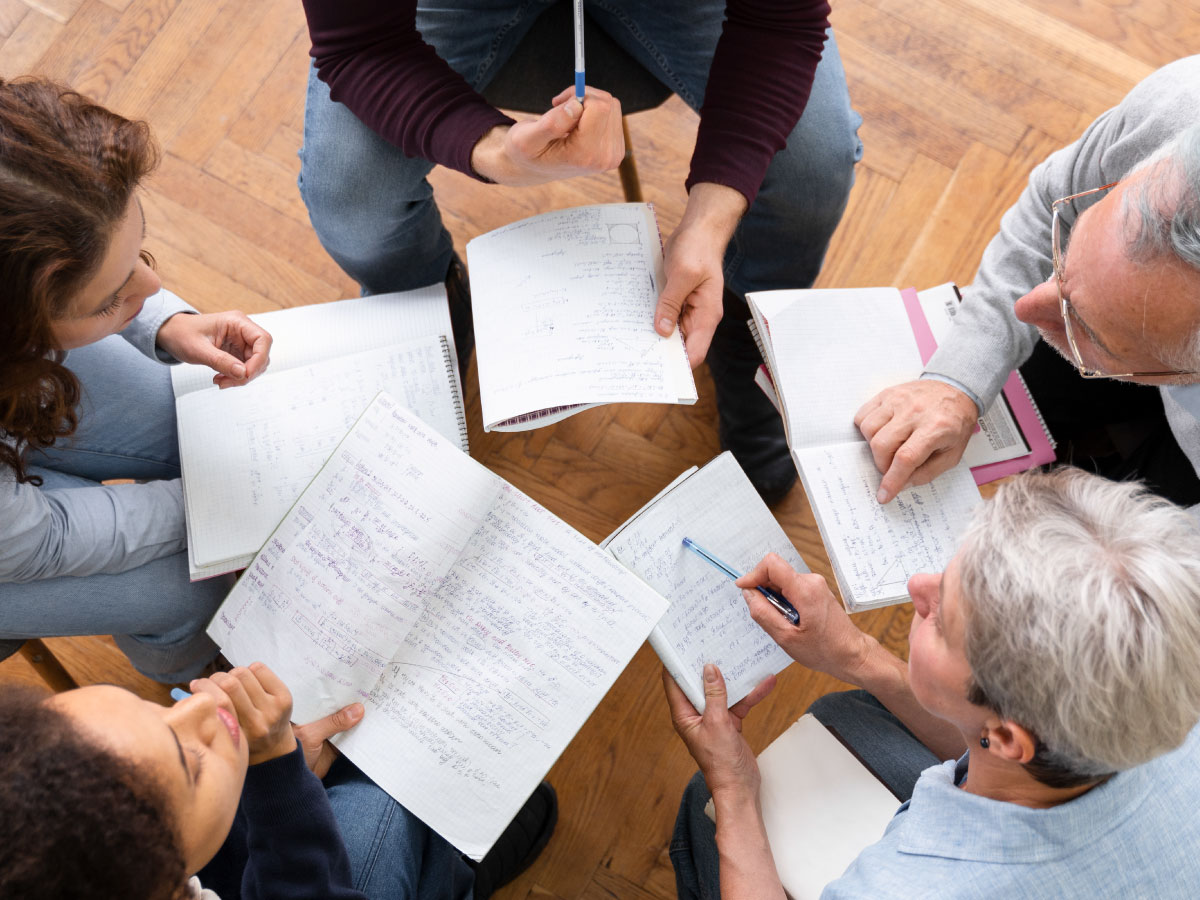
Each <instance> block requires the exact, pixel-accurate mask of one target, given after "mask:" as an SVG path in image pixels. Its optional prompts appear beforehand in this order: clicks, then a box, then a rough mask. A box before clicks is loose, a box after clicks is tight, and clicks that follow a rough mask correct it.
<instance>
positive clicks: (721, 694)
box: [662, 613, 778, 798]
mask: <svg viewBox="0 0 1200 900" xmlns="http://www.w3.org/2000/svg"><path fill="white" fill-rule="evenodd" d="M776 615H778V613H777V614H776ZM662 679H663V689H664V690H665V691H666V693H667V704H668V705H669V706H670V707H671V722H672V724H673V725H674V726H675V732H676V733H677V734H678V735H679V737H680V738H682V739H683V743H684V744H685V745H686V746H687V748H688V753H690V754H692V759H694V760H696V765H698V766H699V767H700V771H701V772H703V773H704V781H705V783H706V784H707V785H708V789H709V791H710V792H711V793H712V795H713V797H714V798H716V797H718V796H720V795H722V794H731V795H741V796H746V797H757V795H758V784H759V774H758V761H757V760H755V758H754V753H753V752H751V750H750V745H749V744H747V743H746V739H745V738H744V737H742V720H743V719H744V718H746V714H747V713H749V712H750V709H751V707H753V706H754V705H755V704H756V703H758V701H760V700H762V698H763V697H765V696H767V694H769V693H770V692H771V688H773V687H775V676H774V675H772V676H771V677H769V678H767V679H765V680H764V681H763V682H762V683H760V684H759V685H758V686H757V687H756V688H755V689H754V690H752V691H751V692H750V693H749V694H747V695H746V696H745V697H744V698H743V699H742V700H741V701H739V702H738V703H735V704H734V705H733V706H729V698H728V695H727V693H726V691H725V678H724V677H723V676H722V675H721V670H720V669H718V668H717V667H716V666H715V665H713V664H712V663H708V664H707V665H705V667H704V715H700V713H698V712H696V707H694V706H692V703H691V701H690V700H688V698H687V695H686V694H685V693H684V692H683V690H682V688H680V687H679V685H677V684H676V683H675V679H674V678H672V677H671V675H670V673H669V672H667V670H666V669H663V673H662Z"/></svg>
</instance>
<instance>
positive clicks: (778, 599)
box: [683, 537, 800, 625]
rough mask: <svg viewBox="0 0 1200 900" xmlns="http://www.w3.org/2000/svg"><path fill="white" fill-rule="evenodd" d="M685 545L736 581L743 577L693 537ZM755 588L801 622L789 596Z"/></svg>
mask: <svg viewBox="0 0 1200 900" xmlns="http://www.w3.org/2000/svg"><path fill="white" fill-rule="evenodd" d="M683 546H685V547H687V548H688V549H689V550H691V551H692V552H693V553H695V554H696V555H697V556H699V557H700V558H701V559H704V560H707V561H708V563H710V564H711V565H712V566H713V567H714V568H717V569H720V570H721V571H722V572H724V573H725V574H726V575H728V576H729V577H730V578H732V579H733V580H734V581H737V580H738V579H739V578H741V577H742V576H741V573H740V572H738V571H737V570H736V569H732V568H730V567H729V566H727V565H725V563H723V562H721V561H720V560H719V559H717V558H716V557H715V556H713V555H712V554H711V553H709V552H708V551H707V550H705V549H704V548H703V547H701V546H700V545H699V544H697V543H696V542H695V541H693V540H692V539H691V538H686V537H685V538H684V539H683ZM755 590H757V591H758V592H759V593H760V594H762V595H763V596H764V597H766V598H767V600H768V601H770V603H771V605H772V606H773V607H775V608H776V609H777V610H779V611H780V612H781V613H783V614H784V616H786V617H787V620H788V621H789V622H791V623H792V624H793V625H798V624H800V613H798V612H796V607H794V606H792V604H791V603H789V602H788V599H787V597H785V596H783V594H780V593H778V592H777V591H773V590H771V589H770V588H765V587H763V586H762V585H759V586H758V587H756V588H755Z"/></svg>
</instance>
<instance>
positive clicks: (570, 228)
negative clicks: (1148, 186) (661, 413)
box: [467, 203, 696, 431]
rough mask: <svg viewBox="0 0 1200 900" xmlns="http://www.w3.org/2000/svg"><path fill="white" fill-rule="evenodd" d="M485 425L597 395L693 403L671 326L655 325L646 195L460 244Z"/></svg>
mask: <svg viewBox="0 0 1200 900" xmlns="http://www.w3.org/2000/svg"><path fill="white" fill-rule="evenodd" d="M467 262H468V265H469V269H470V278H471V297H472V308H473V312H474V317H475V353H476V359H477V361H478V369H479V397H480V404H481V406H482V410H483V426H484V430H485V431H524V430H527V429H531V428H539V427H541V426H543V425H550V424H553V423H554V422H558V421H560V420H562V419H564V418H566V417H567V416H570V415H573V414H575V413H577V412H580V411H582V410H584V409H588V408H590V407H593V406H598V405H601V404H605V403H684V404H690V403H695V402H696V383H695V381H694V380H693V379H692V369H691V366H690V364H689V363H688V358H687V352H686V350H685V349H684V346H683V339H682V337H681V336H680V333H679V329H678V328H677V329H675V331H674V333H672V334H671V336H670V337H665V338H664V337H660V336H659V335H658V333H657V332H656V331H655V330H654V310H655V306H656V305H657V303H658V295H659V292H660V291H661V290H662V287H663V284H664V283H665V276H664V274H663V254H662V240H661V238H660V236H659V231H658V223H657V221H656V220H655V218H654V209H653V207H652V206H651V205H650V204H648V203H614V204H604V205H599V206H581V207H575V208H572V209H560V210H556V211H554V212H549V213H544V214H542V215H539V216H533V217H532V218H528V219H523V220H521V221H519V222H513V223H512V224H510V225H505V226H504V227H503V228H497V229H496V230H495V231H491V232H488V233H487V234H484V235H481V236H480V237H477V238H475V239H474V240H472V241H470V242H468V243H467Z"/></svg>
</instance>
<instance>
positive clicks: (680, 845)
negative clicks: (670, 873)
mask: <svg viewBox="0 0 1200 900" xmlns="http://www.w3.org/2000/svg"><path fill="white" fill-rule="evenodd" d="M711 797H712V795H711V794H710V793H709V792H708V785H706V784H705V783H704V776H703V775H701V774H700V773H699V772H697V773H696V774H695V775H693V776H692V780H691V781H689V782H688V785H687V787H686V788H684V791H683V800H682V801H680V804H679V813H678V815H676V817H675V831H674V832H673V833H672V835H671V847H670V855H671V865H672V866H673V867H674V869H675V892H676V893H677V894H678V896H679V900H717V898H719V897H720V896H721V878H720V861H719V857H718V854H717V826H716V825H715V824H714V823H713V820H712V819H710V818H709V817H708V816H707V815H706V814H705V812H704V806H705V804H706V803H708V801H709V800H710V799H711Z"/></svg>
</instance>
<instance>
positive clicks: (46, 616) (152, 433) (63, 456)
mask: <svg viewBox="0 0 1200 900" xmlns="http://www.w3.org/2000/svg"><path fill="white" fill-rule="evenodd" d="M67 367H68V368H69V369H71V371H73V372H74V373H75V375H76V376H77V377H78V378H79V381H80V384H81V385H82V398H81V402H80V405H79V410H78V412H79V422H80V425H79V428H78V430H77V431H76V433H75V434H74V435H73V436H72V437H70V438H68V439H66V440H63V441H60V442H59V443H58V444H56V445H55V446H53V447H51V448H48V449H47V450H43V451H40V452H37V453H34V454H32V455H31V457H30V463H31V465H30V471H31V472H32V473H34V474H37V475H40V476H41V477H42V479H43V484H42V490H53V491H64V490H66V491H69V490H71V489H72V488H80V487H95V486H96V485H97V484H98V483H99V482H100V481H102V480H105V479H110V478H135V479H139V480H151V479H170V478H178V477H179V472H180V469H179V450H178V446H177V444H176V435H175V400H174V395H173V393H172V391H171V381H170V374H169V372H168V370H167V367H166V366H164V365H162V364H160V363H157V362H155V361H153V360H151V359H148V358H147V357H145V356H143V355H142V354H141V353H139V352H138V351H137V350H135V349H134V348H133V347H132V346H130V345H129V344H128V343H127V342H126V341H125V340H123V339H122V338H120V337H118V336H116V335H114V336H111V337H108V338H105V339H104V340H102V341H99V342H98V343H95V344H92V345H89V346H87V347H83V348H80V349H78V350H72V351H71V353H70V355H69V356H68V358H67ZM232 585H233V579H232V577H231V576H223V577H220V578H213V579H210V580H208V581H200V582H196V583H195V584H191V583H189V582H188V563H187V554H186V553H175V554H172V555H170V556H165V557H161V558H159V559H156V560H153V561H152V562H149V563H146V564H145V565H141V566H138V567H136V568H132V569H129V570H128V571H125V572H121V573H118V574H114V575H87V576H81V577H73V576H63V577H59V578H47V579H43V580H41V581H32V582H26V583H21V584H13V583H0V654H3V652H4V651H5V650H8V651H9V652H12V651H13V650H15V649H16V647H17V646H18V645H19V642H20V641H21V640H23V639H25V638H30V637H56V636H64V635H83V634H111V635H112V636H113V638H114V640H115V641H116V643H117V646H118V647H120V648H121V650H122V651H124V653H125V654H126V655H127V656H128V657H129V659H130V661H131V662H132V663H133V665H134V666H135V667H136V668H137V669H138V671H139V672H141V673H142V674H143V675H146V676H148V677H150V678H153V679H155V680H157V681H164V682H175V681H185V680H187V679H188V678H192V677H194V676H195V675H197V674H198V673H199V672H200V670H201V669H202V668H203V667H204V665H205V664H206V663H207V662H209V661H210V660H212V658H213V657H214V656H216V654H217V647H216V645H215V644H213V642H212V641H211V640H210V639H209V638H208V636H207V635H206V634H205V633H204V629H205V628H206V627H207V625H208V622H209V620H210V619H211V618H212V615H213V613H214V612H215V611H216V609H217V607H218V606H219V605H220V603H221V601H222V600H223V599H224V598H225V595H226V594H227V593H228V592H229V589H230V587H232ZM4 639H13V640H14V642H11V643H10V642H9V641H6V640H4Z"/></svg>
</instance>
